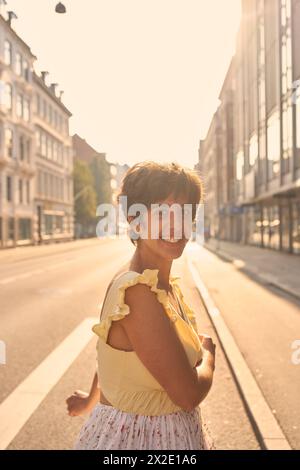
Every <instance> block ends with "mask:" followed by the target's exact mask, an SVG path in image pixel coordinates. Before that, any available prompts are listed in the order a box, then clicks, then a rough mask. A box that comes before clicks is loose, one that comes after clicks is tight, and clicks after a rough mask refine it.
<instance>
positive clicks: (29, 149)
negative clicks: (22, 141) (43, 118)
mask: <svg viewBox="0 0 300 470" xmlns="http://www.w3.org/2000/svg"><path fill="white" fill-rule="evenodd" d="M30 152H31V140H30V139H27V140H26V160H27V161H28V163H29V162H30V160H31V158H30V157H31V155H30Z"/></svg>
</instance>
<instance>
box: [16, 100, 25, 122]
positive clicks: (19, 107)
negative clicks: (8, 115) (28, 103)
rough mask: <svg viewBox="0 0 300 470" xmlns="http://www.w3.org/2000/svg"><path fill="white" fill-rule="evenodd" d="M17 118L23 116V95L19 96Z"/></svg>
mask: <svg viewBox="0 0 300 470" xmlns="http://www.w3.org/2000/svg"><path fill="white" fill-rule="evenodd" d="M16 111H17V116H18V117H22V116H23V97H22V95H17V109H16Z"/></svg>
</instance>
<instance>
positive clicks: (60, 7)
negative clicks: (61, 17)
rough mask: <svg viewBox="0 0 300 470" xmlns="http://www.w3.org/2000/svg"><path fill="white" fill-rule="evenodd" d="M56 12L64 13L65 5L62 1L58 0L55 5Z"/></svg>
mask: <svg viewBox="0 0 300 470" xmlns="http://www.w3.org/2000/svg"><path fill="white" fill-rule="evenodd" d="M55 11H56V13H66V11H67V10H66V7H65V5H64V4H63V3H61V2H59V3H58V4H57V5H56V7H55Z"/></svg>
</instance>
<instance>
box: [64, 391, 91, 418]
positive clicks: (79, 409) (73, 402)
mask: <svg viewBox="0 0 300 470" xmlns="http://www.w3.org/2000/svg"><path fill="white" fill-rule="evenodd" d="M66 403H67V408H68V414H69V416H81V415H84V414H86V413H88V412H89V411H90V409H91V403H90V396H89V394H88V393H86V392H83V391H81V390H76V391H75V392H74V393H73V394H72V395H71V396H70V397H69V398H67V399H66Z"/></svg>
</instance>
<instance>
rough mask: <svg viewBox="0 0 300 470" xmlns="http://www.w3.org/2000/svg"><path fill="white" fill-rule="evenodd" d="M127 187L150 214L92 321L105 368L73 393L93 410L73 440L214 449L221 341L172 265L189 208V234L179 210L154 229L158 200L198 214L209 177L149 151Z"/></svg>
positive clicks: (78, 405) (73, 410) (72, 407)
mask: <svg viewBox="0 0 300 470" xmlns="http://www.w3.org/2000/svg"><path fill="white" fill-rule="evenodd" d="M120 196H123V199H124V197H125V196H126V198H127V207H128V208H129V207H130V206H132V205H133V204H143V205H144V206H145V207H146V217H144V219H143V218H141V222H140V224H138V225H137V226H136V227H135V228H134V229H133V230H131V232H130V235H131V239H133V238H134V240H132V241H133V243H134V244H135V246H136V249H135V253H134V255H133V257H132V258H131V260H130V262H129V263H128V265H126V266H124V267H122V268H121V269H120V271H119V272H118V273H117V274H116V275H115V276H114V278H113V279H112V281H111V282H110V284H109V286H108V289H107V291H106V295H105V298H104V302H103V307H102V312H101V316H100V322H99V323H98V324H97V325H95V326H94V327H93V331H94V332H95V333H96V335H97V336H98V342H97V351H98V372H97V374H95V377H94V380H93V384H92V387H91V390H90V393H89V394H87V393H83V392H80V391H78V392H75V393H74V394H73V395H72V396H71V397H69V398H68V399H67V405H68V412H69V414H70V415H71V416H77V415H81V414H84V413H87V412H90V415H89V417H88V419H87V421H86V422H85V424H84V425H83V427H82V428H81V431H80V434H79V436H78V439H77V441H76V443H75V447H74V448H75V449H95V450H100V449H101V450H104V449H106V450H107V449H121V450H124V449H134V450H137V449H146V450H154V449H170V450H177V449H192V450H200V449H211V448H213V444H212V443H211V442H209V440H208V438H207V431H206V428H205V426H204V424H203V422H202V418H201V412H200V407H199V404H200V403H201V402H202V401H203V400H204V398H205V397H206V396H207V394H208V392H209V390H210V388H211V385H212V380H213V373H214V368H215V345H214V344H213V342H212V339H211V338H210V337H208V336H206V335H198V333H197V325H196V320H195V315H194V312H193V311H192V310H191V308H190V307H189V306H188V304H187V303H186V302H185V299H184V297H183V294H182V292H181V289H180V286H179V283H178V277H174V276H172V275H171V274H170V272H171V267H172V262H173V260H174V259H177V258H179V257H180V256H181V254H182V252H183V250H184V247H185V245H186V243H187V241H188V240H189V235H190V231H188V234H187V233H186V230H185V228H184V223H185V222H184V220H185V219H184V217H183V218H182V219H181V222H180V224H181V229H182V230H181V237H180V238H179V237H177V236H176V237H175V234H176V233H178V219H177V221H174V216H171V217H170V218H169V221H168V223H169V229H170V231H169V232H170V234H169V236H168V237H167V238H166V237H165V236H163V234H164V233H165V232H164V227H165V225H164V224H165V220H164V219H163V217H162V216H161V215H160V214H159V219H158V225H157V226H158V232H156V234H158V236H153V232H154V230H151V226H152V227H154V224H153V220H154V219H153V214H154V212H153V204H159V206H158V208H160V207H163V206H161V205H162V204H165V205H166V206H164V207H170V206H172V204H177V205H179V207H180V208H181V209H182V211H184V210H185V207H187V205H189V206H188V207H192V219H194V218H195V216H196V209H197V204H198V203H199V202H200V201H201V197H202V185H201V180H200V179H199V177H198V176H197V174H196V173H195V172H193V171H192V170H189V169H186V168H184V167H181V166H180V165H178V164H175V163H172V164H158V163H155V162H149V161H147V162H143V163H139V164H136V165H134V166H133V167H132V168H131V169H129V170H128V172H127V173H126V175H125V177H124V179H123V182H122V188H121V192H120V194H119V200H121V198H120ZM177 207H178V206H177ZM156 209H157V206H156ZM162 213H163V211H162ZM170 213H171V211H170ZM132 219H133V217H128V222H132ZM151 224H152V225H151ZM176 224H177V225H176ZM136 238H137V239H136ZM98 377H99V380H98Z"/></svg>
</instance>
